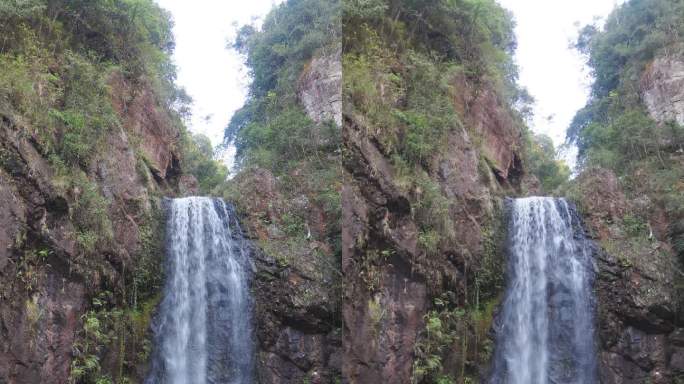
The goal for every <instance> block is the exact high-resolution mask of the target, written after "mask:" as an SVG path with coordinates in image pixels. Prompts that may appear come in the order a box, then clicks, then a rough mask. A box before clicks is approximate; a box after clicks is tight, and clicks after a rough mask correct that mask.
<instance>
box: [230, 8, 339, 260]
mask: <svg viewBox="0 0 684 384" xmlns="http://www.w3.org/2000/svg"><path fill="white" fill-rule="evenodd" d="M340 38H341V24H340V2H339V1H325V0H288V1H286V2H284V3H282V4H280V5H278V6H276V7H275V8H274V9H273V10H272V11H271V12H270V13H269V14H268V15H267V16H266V18H265V20H264V22H263V25H262V26H261V28H260V29H259V28H256V27H255V26H252V25H246V26H243V27H241V28H240V29H239V31H238V34H237V37H236V39H235V41H234V42H233V44H232V48H233V49H235V50H236V51H237V52H239V53H240V54H242V55H243V57H244V60H245V64H246V66H247V68H249V73H250V76H251V83H250V87H249V95H248V99H247V101H246V103H245V105H244V106H243V107H242V108H241V109H240V110H238V111H237V112H236V113H235V115H234V116H233V117H232V119H231V121H230V123H229V125H228V126H227V127H226V130H225V142H226V143H232V144H233V145H235V148H236V163H237V167H238V168H239V169H240V170H241V171H244V172H245V173H248V172H250V170H251V169H253V168H255V167H258V168H264V169H267V170H268V171H270V172H271V173H272V174H273V175H275V176H276V177H277V183H278V184H277V188H278V191H279V193H281V194H282V195H283V196H285V197H286V198H288V199H298V200H302V199H305V200H306V201H308V202H310V203H311V204H312V205H313V206H315V207H317V208H319V209H320V210H321V211H322V213H323V219H324V225H325V229H324V231H323V232H324V233H322V234H318V235H314V238H313V239H310V238H309V237H310V236H312V235H311V233H310V231H309V223H307V220H309V219H310V218H309V217H308V216H309V212H295V211H296V208H295V207H293V206H292V207H288V212H285V214H283V215H281V217H279V218H278V223H277V224H278V225H280V227H281V228H282V229H283V230H284V232H285V235H286V236H285V239H282V242H283V243H285V244H282V246H280V247H279V248H280V250H281V252H283V253H287V251H286V250H288V249H290V248H292V247H291V245H292V244H301V243H302V242H306V241H309V240H323V241H326V242H327V243H328V244H330V245H332V248H333V249H334V254H335V261H334V262H331V263H330V264H331V265H332V264H334V265H339V257H340V252H341V244H340V231H341V230H340V227H339V222H340V220H341V203H340V188H341V178H342V175H341V172H340V171H341V170H340V166H339V156H340V139H341V134H340V127H338V126H337V124H336V123H335V122H334V121H323V122H320V123H318V122H315V121H313V120H312V119H311V118H309V116H307V114H306V113H305V111H304V109H303V108H302V106H301V105H300V103H299V101H298V97H297V86H298V83H299V79H300V76H301V75H302V73H304V72H305V71H307V70H308V69H309V65H310V64H311V61H312V59H313V58H314V57H318V56H330V57H336V55H337V52H338V51H339V45H340V44H339V42H340ZM230 188H231V186H230V185H228V187H227V188H226V191H229V190H230ZM233 197H234V198H237V199H240V198H243V197H241V196H240V193H239V192H238V193H234V194H233ZM238 203H239V202H238ZM290 209H291V210H292V211H289V210H290ZM269 241H273V242H276V243H277V242H278V241H280V240H278V239H269ZM269 248H273V247H272V246H271V247H269ZM276 248H278V247H276ZM295 248H301V247H299V246H298V247H295ZM280 256H281V257H280V258H281V259H284V258H283V257H282V255H280Z"/></svg>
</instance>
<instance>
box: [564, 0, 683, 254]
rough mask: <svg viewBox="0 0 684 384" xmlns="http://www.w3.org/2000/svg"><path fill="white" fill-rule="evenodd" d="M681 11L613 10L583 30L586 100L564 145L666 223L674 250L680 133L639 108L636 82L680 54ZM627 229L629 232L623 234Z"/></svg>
mask: <svg viewBox="0 0 684 384" xmlns="http://www.w3.org/2000/svg"><path fill="white" fill-rule="evenodd" d="M683 18H684V4H682V3H681V2H679V1H672V0H631V1H628V2H626V3H624V4H623V5H621V6H619V7H618V8H617V9H616V10H615V11H614V12H613V13H612V14H611V15H610V16H609V17H608V19H607V21H606V25H605V27H604V28H603V30H601V29H599V28H598V27H596V26H593V25H590V26H586V27H584V28H583V29H582V31H581V34H580V37H579V39H578V41H577V43H576V47H577V48H578V49H579V50H580V52H582V53H584V54H585V55H586V58H587V63H588V64H589V67H590V68H591V70H592V74H593V76H594V83H593V84H592V94H591V99H590V100H589V102H588V103H587V105H586V106H585V107H584V108H583V109H582V110H580V111H579V112H578V113H577V114H576V115H575V118H574V119H573V122H572V124H571V126H570V128H569V130H568V141H570V142H574V143H576V144H577V146H578V148H579V156H580V162H581V164H582V165H583V166H584V167H591V166H596V165H598V166H602V167H605V168H609V169H611V170H613V171H614V172H615V173H616V174H617V175H618V176H619V177H620V179H621V181H622V183H623V185H624V187H625V189H626V190H627V192H628V193H629V194H631V195H632V196H640V195H646V196H649V197H650V199H651V200H652V201H653V202H654V203H656V204H657V205H659V206H660V207H662V208H664V209H665V210H666V212H667V215H668V218H669V219H670V221H671V223H672V224H671V226H670V231H669V238H670V240H671V242H672V244H673V245H674V246H675V249H679V251H678V252H679V253H680V255H681V256H682V257H683V258H684V254H683V253H682V252H681V247H678V246H677V245H678V244H681V243H682V241H683V240H682V239H684V231H682V230H681V228H680V225H679V223H681V220H682V218H684V201H683V200H682V197H681V196H682V195H683V194H684V181H683V180H684V167H683V166H682V164H684V158H683V157H682V148H684V127H681V126H679V125H678V124H677V123H676V122H660V123H658V122H656V121H654V120H653V119H652V118H651V117H650V116H649V115H648V113H647V111H646V110H645V108H644V106H643V104H642V102H641V100H640V96H639V95H640V93H641V85H640V79H641V76H642V74H643V72H644V71H645V70H647V69H648V67H649V65H650V64H651V63H652V62H653V60H654V59H656V58H658V57H673V56H678V55H679V56H681V54H682V53H683V52H684V24H683V23H682V19H683ZM628 227H630V228H631V227H632V226H629V225H628Z"/></svg>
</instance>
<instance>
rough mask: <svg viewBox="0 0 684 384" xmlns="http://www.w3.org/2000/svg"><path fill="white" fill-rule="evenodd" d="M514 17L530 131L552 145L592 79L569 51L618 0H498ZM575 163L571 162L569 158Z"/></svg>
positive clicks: (580, 104) (560, 140) (560, 136)
mask: <svg viewBox="0 0 684 384" xmlns="http://www.w3.org/2000/svg"><path fill="white" fill-rule="evenodd" d="M498 1H499V3H500V4H501V5H503V6H504V7H505V8H507V9H509V10H511V11H512V12H513V15H514V17H515V20H516V23H517V26H516V30H515V32H516V36H517V38H518V50H517V52H516V61H517V62H518V66H519V69H520V84H521V85H522V86H524V87H525V88H527V90H528V91H529V92H530V94H532V96H533V97H534V98H535V100H536V103H535V108H534V112H535V114H534V121H533V122H532V129H533V130H534V131H535V132H540V133H545V134H547V135H549V136H551V138H552V139H553V141H554V143H555V144H556V145H560V144H562V143H563V142H564V141H565V130H566V129H567V127H568V125H569V124H570V121H571V120H572V117H573V116H574V115H575V112H576V111H577V110H578V109H580V108H581V107H583V106H584V104H585V103H586V99H587V96H588V93H589V85H590V84H591V79H590V77H589V74H588V72H587V70H586V68H585V66H584V60H583V59H582V58H581V57H580V56H579V55H578V54H577V52H576V51H575V50H574V49H572V48H570V44H571V43H572V42H573V41H574V40H575V38H576V37H577V31H578V29H579V27H580V26H584V25H585V24H589V23H592V22H593V21H594V19H595V18H600V19H605V17H606V16H607V15H608V14H609V13H610V11H611V10H612V9H613V8H614V7H615V6H616V4H620V3H622V0H572V1H568V0H498ZM573 160H574V159H573Z"/></svg>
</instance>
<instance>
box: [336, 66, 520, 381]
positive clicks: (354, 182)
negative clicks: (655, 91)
mask: <svg viewBox="0 0 684 384" xmlns="http://www.w3.org/2000/svg"><path fill="white" fill-rule="evenodd" d="M456 82H457V83H458V84H457V87H455V89H458V92H455V93H456V94H457V95H455V100H454V102H455V106H456V109H457V111H458V112H459V114H461V116H463V117H464V125H465V128H456V127H454V129H453V130H452V131H451V132H450V133H449V135H448V138H447V140H448V148H449V149H448V150H447V151H445V153H443V154H440V155H439V156H435V157H434V158H433V159H432V161H431V163H430V164H429V166H428V167H426V168H427V169H426V172H427V173H428V175H429V177H430V178H431V179H432V180H434V181H435V182H436V184H437V185H438V186H439V188H440V190H441V192H442V193H443V195H444V196H445V197H446V198H447V199H448V200H449V201H450V202H451V205H450V208H449V210H450V211H449V213H448V216H449V217H450V218H451V220H452V222H453V225H454V241H455V243H456V244H458V246H457V247H453V248H450V249H449V250H440V251H439V252H438V254H436V255H427V254H426V251H425V250H423V249H421V247H420V246H419V244H418V234H419V229H420V225H421V223H418V222H417V221H416V219H415V218H414V216H413V212H412V210H413V209H412V203H411V200H412V199H413V198H415V196H413V195H412V194H415V193H420V191H405V190H403V189H402V188H401V187H400V183H399V176H398V175H397V171H396V170H395V169H394V167H393V165H392V162H391V161H390V159H389V156H388V155H387V154H385V153H384V152H383V148H382V147H381V146H380V145H379V144H378V143H379V140H378V139H377V138H376V137H373V136H372V135H373V133H370V132H372V131H373V130H372V129H368V127H365V126H363V121H364V119H363V117H357V116H354V112H353V111H349V113H348V112H347V110H345V111H344V113H345V114H344V121H343V128H342V141H343V146H344V148H345V150H344V153H345V157H344V158H343V167H344V171H345V176H344V180H345V181H344V183H343V185H344V188H343V195H342V215H343V219H342V244H343V249H342V271H343V275H344V281H345V285H344V296H343V309H342V313H343V319H344V321H343V323H344V332H343V333H344V335H345V343H344V361H343V365H342V372H343V377H345V378H346V379H347V380H348V381H349V383H374V382H388V383H389V382H391V383H409V382H411V380H412V370H413V364H414V359H415V347H416V343H417V342H418V340H419V338H420V335H421V332H422V331H423V330H424V329H425V320H424V315H425V314H426V313H427V312H428V311H429V310H430V309H431V304H432V297H436V296H437V295H439V294H441V293H444V292H446V291H451V292H453V293H455V296H457V297H459V298H463V297H464V296H465V295H466V286H467V285H468V280H467V276H466V272H465V270H466V267H464V266H465V265H468V267H467V268H472V269H471V271H472V270H474V269H477V268H478V267H477V266H478V265H479V264H478V263H480V262H481V260H482V259H483V258H484V257H483V254H484V253H485V248H484V243H485V241H486V240H485V232H486V226H487V225H488V223H491V220H493V216H494V211H495V206H500V205H501V204H500V203H501V200H499V198H497V197H496V194H497V193H502V191H504V190H506V191H508V192H509V193H514V192H513V190H514V188H519V187H520V185H519V184H520V180H519V178H518V176H522V165H521V164H520V162H519V160H518V159H519V154H518V153H517V152H516V151H517V149H518V148H520V147H521V145H520V143H521V142H520V137H521V134H520V131H519V129H518V128H517V127H516V125H515V124H514V123H513V120H512V118H511V116H510V114H509V112H508V111H507V110H506V109H505V108H504V106H503V104H502V103H500V102H499V100H498V99H497V97H496V95H495V94H494V93H493V92H491V91H489V90H487V89H481V90H480V91H481V92H476V91H475V89H472V90H471V89H470V87H471V85H469V84H467V81H466V79H465V78H463V79H457V81H456ZM345 108H346V107H345ZM473 131H477V132H479V133H481V134H482V142H481V143H479V142H478V143H476V142H475V140H473V139H472V138H471V134H470V132H473ZM485 158H487V159H489V161H485V160H484V159H485ZM497 220H498V219H497ZM455 300H456V299H455ZM449 353H450V354H452V355H453V356H463V351H461V350H460V345H457V346H453V348H451V349H450V350H449ZM453 356H452V357H453ZM458 358H460V357H458ZM450 361H452V362H453V361H456V360H454V359H452V360H450ZM481 368H483V369H482V371H484V370H485V367H481ZM445 369H451V370H453V367H447V368H445Z"/></svg>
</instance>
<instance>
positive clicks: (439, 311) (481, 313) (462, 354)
mask: <svg viewBox="0 0 684 384" xmlns="http://www.w3.org/2000/svg"><path fill="white" fill-rule="evenodd" d="M454 298H455V295H454V294H453V292H446V293H444V294H442V295H441V296H440V297H439V298H436V299H435V300H434V309H433V310H431V311H430V312H428V313H427V314H426V315H425V329H424V330H423V332H422V334H421V337H420V338H419V340H418V342H417V343H416V345H415V351H414V353H415V356H416V359H415V360H414V363H413V373H412V378H411V381H412V383H436V384H454V383H459V382H461V383H468V382H479V381H480V380H479V379H480V378H479V372H478V369H477V367H478V364H480V363H482V362H486V361H488V360H489V359H490V357H491V353H492V352H493V343H492V340H491V339H490V338H489V336H488V332H489V330H490V328H491V326H492V320H493V318H494V310H495V308H496V307H497V306H498V299H497V298H495V299H492V300H489V301H487V302H486V303H484V304H483V305H481V306H480V305H479V304H478V305H474V306H466V307H462V306H458V305H455V304H453V303H452V301H453V299H454ZM445 356H448V357H449V361H448V362H447V361H444V358H445Z"/></svg>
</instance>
